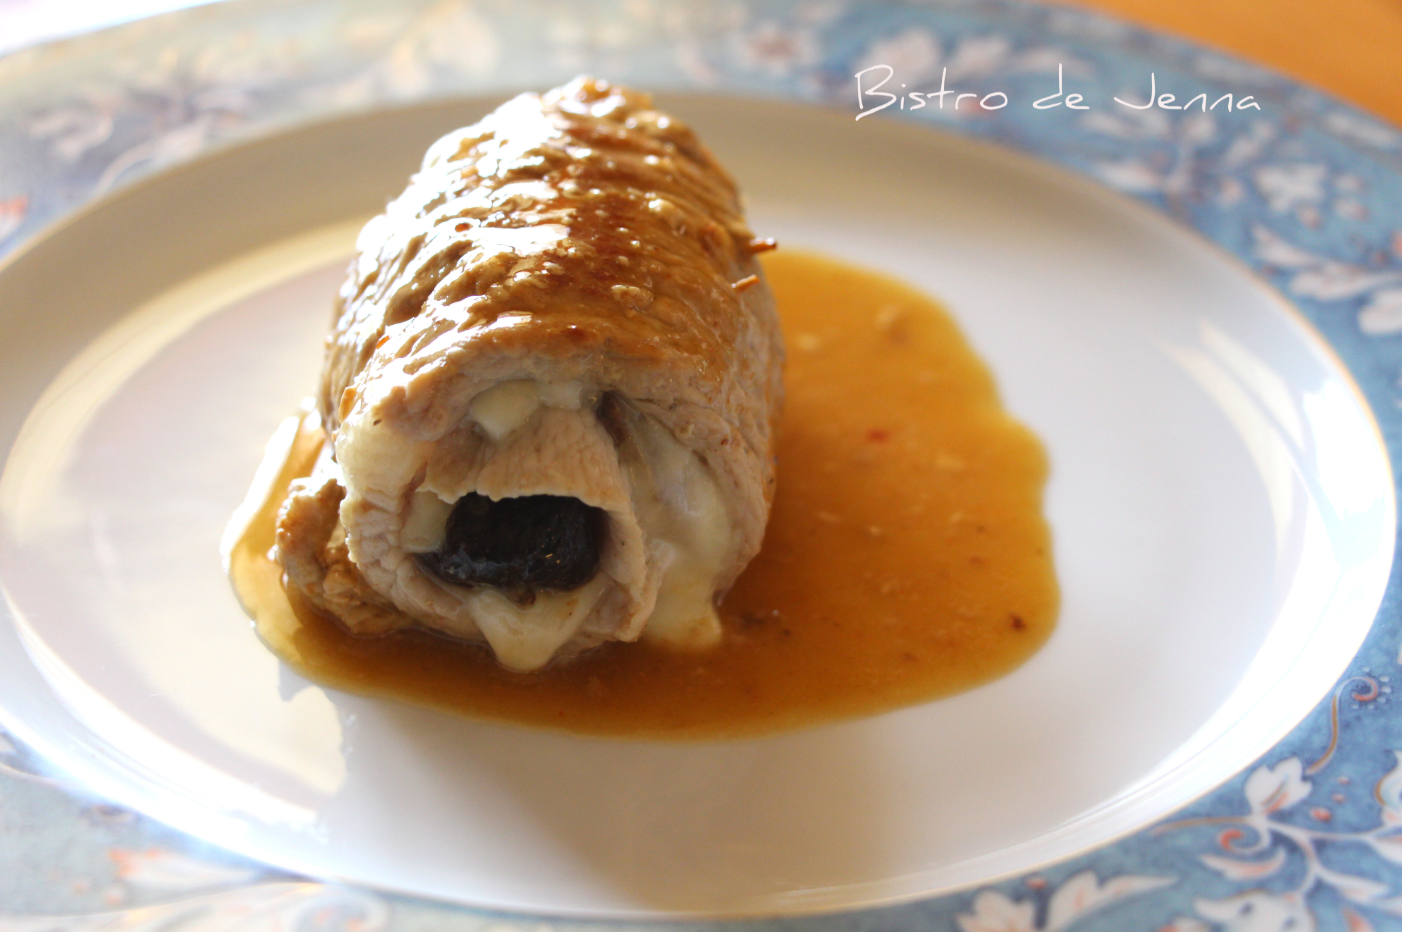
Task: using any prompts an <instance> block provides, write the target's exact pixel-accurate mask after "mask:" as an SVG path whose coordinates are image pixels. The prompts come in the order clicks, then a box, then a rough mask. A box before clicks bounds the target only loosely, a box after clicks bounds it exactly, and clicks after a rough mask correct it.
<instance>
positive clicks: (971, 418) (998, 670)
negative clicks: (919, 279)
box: [229, 251, 1059, 738]
mask: <svg viewBox="0 0 1402 932" xmlns="http://www.w3.org/2000/svg"><path fill="white" fill-rule="evenodd" d="M764 268H765V273H766V276H767V277H768V279H769V284H770V286H771V287H772V288H773V290H774V294H775V296H776V298H777V300H778V305H779V311H780V314H781V315H782V318H783V325H784V336H785V342H786V344H787V347H788V353H789V358H788V364H787V367H786V370H785V392H786V396H785V403H784V412H783V418H782V422H781V425H780V430H779V442H778V460H779V471H778V477H779V478H778V492H777V494H776V496H775V499H774V507H773V511H772V513H771V515H770V519H769V525H768V529H767V531H766V533H765V538H764V547H763V549H762V550H761V551H760V553H759V555H758V556H757V557H756V558H755V559H754V561H753V562H752V563H751V564H750V565H749V567H748V568H747V569H746V570H745V572H744V574H743V575H742V576H741V577H740V579H739V581H738V582H737V583H736V585H735V587H734V588H733V589H732V590H731V591H730V593H729V595H728V596H727V597H726V599H725V601H724V602H723V603H722V605H721V608H720V616H721V620H722V622H723V624H724V627H725V637H724V639H723V641H722V643H721V645H720V647H718V648H716V649H714V650H712V651H709V652H704V653H683V652H676V651H673V650H670V649H668V648H665V647H661V646H657V645H654V644H650V643H647V642H646V641H642V642H638V643H633V644H621V643H608V644H604V645H602V646H601V647H599V648H596V649H594V650H592V651H590V652H589V653H587V654H585V655H583V656H581V657H579V658H577V659H575V660H572V661H570V662H567V663H563V664H559V665H552V666H550V667H547V668H546V669H544V670H541V671H538V672H535V673H527V674H523V673H513V672H511V671H509V670H506V669H504V668H503V667H501V666H499V665H498V664H497V663H496V661H495V660H494V659H493V658H492V655H491V653H490V652H489V651H488V650H486V649H485V648H484V647H479V646H477V645H473V644H467V643H462V642H457V641H452V640H449V639H447V638H444V637H441V636H438V635H434V634H430V633H427V632H424V631H418V630H411V631H400V632H397V633H392V634H388V635H383V636H379V637H356V636H353V635H350V634H348V633H347V632H346V631H345V630H344V629H343V628H341V627H340V625H339V624H338V623H336V622H335V621H333V620H330V619H328V618H325V617H323V616H321V615H318V614H317V613H316V612H315V611H312V610H311V609H310V607H309V606H306V605H303V604H297V601H296V599H295V596H294V598H293V599H291V600H290V599H289V596H288V594H287V593H286V592H285V591H284V589H283V586H282V582H281V572H282V571H281V568H280V567H279V566H278V565H277V564H276V563H275V562H273V561H272V560H270V559H268V555H267V554H268V550H269V548H270V547H271V546H272V543H273V524H274V519H275V517H276V514H277V509H278V506H279V505H280V504H281V501H282V499H283V497H284V495H285V494H286V490H287V485H288V483H290V482H291V481H292V480H293V479H294V478H297V477H299V476H303V475H306V474H307V473H308V472H309V471H310V469H311V466H312V462H313V461H314V460H315V458H316V455H317V453H318V451H319V450H320V447H321V444H322V440H323V435H322V433H321V430H320V428H319V427H317V426H315V425H314V424H310V423H304V424H303V425H302V426H301V427H299V428H298V430H297V432H296V434H295V436H294V435H291V434H288V435H287V439H288V440H289V441H290V443H289V444H288V445H286V446H284V447H283V448H282V450H280V451H278V450H272V451H270V454H269V455H270V457H278V458H279V459H278V461H277V462H275V463H274V464H273V467H274V468H276V466H277V465H278V463H280V464H281V470H280V472H279V474H278V475H277V476H276V478H275V479H273V480H272V482H271V486H270V491H269V494H268V497H267V499H266V500H265V501H264V502H263V503H262V507H261V509H259V510H258V511H257V512H256V513H255V514H253V515H252V516H251V518H250V520H249V522H248V525H247V528H246V530H244V532H243V534H242V536H240V537H239V538H238V539H237V540H236V541H235V543H234V545H233V547H232V548H231V550H230V555H229V563H230V575H231V577H232V579H233V582H234V587H235V589H236V591H237V592H238V595H239V598H240V600H241V601H242V602H243V604H244V607H245V608H246V609H247V610H248V611H249V613H250V614H251V615H253V617H254V619H255V620H256V623H257V629H258V633H259V635H260V636H261V637H262V638H263V640H264V641H265V642H267V644H268V645H269V646H270V647H271V648H272V649H273V650H274V651H275V652H277V654H278V655H279V656H281V657H282V658H283V660H285V661H286V662H287V663H288V664H290V665H291V666H292V667H293V668H294V669H296V670H297V671H299V672H301V673H302V674H304V675H305V676H307V677H308V678H310V679H312V680H315V681H317V682H319V683H323V684H325V685H328V686H333V687H336V688H340V689H345V690H347V691H350V692H356V693H366V694H370V695H375V696H381V697H387V698H394V699H399V700H402V701H405V702H410V703H414V704H417V705H425V706H430V707H433V708H437V709H441V710H444V711H448V712H454V713H458V714H462V715H467V716H470V717H473V718H480V719H490V720H496V721H504V722H512V723H518V724H525V725H534V726H545V727H552V728H558V729H563V730H567V731H572V732H578V733H585V734H595V735H613V736H626V737H638V738H656V737H668V738H726V737H739V736H745V735H753V734H759V733H764V732H773V731H778V730H783V729H789V728H795V727H801V726H805V725H812V724H817V723H821V722H826V721H832V720H836V719H843V718H851V717H854V716H859V715H869V714H872V713H876V712H881V711H886V710H889V709H893V708H897V707H900V706H905V705H910V704H913V703H917V702H923V701H927V700H931V699H936V698H939V697H941V696H947V695H950V694H952V693H957V692H961V691H963V690H966V689H970V688H972V687H974V686H977V685H979V684H981V683H985V682H988V681H989V680H992V679H996V678H997V677H999V676H1002V675H1004V674H1006V673H1008V672H1010V671H1012V670H1013V669H1015V668H1016V667H1017V666H1019V665H1020V664H1021V663H1022V662H1023V661H1025V660H1027V659H1028V658H1029V657H1030V656H1031V655H1032V654H1033V653H1035V652H1036V650H1037V649H1038V648H1039V647H1041V646H1042V644H1043V643H1045V642H1046V640H1047V638H1048V637H1049V636H1050V635H1051V632H1052V628H1053V627H1054V625H1055V622H1056V615H1057V607H1058V598H1059V595H1058V588H1057V583H1056V575H1055V572H1054V567H1053V563H1052V550H1051V535H1050V532H1049V529H1048V527H1047V524H1046V521H1045V520H1044V519H1043V517H1042V507H1041V506H1042V487H1043V485H1044V483H1045V480H1046V474H1047V464H1046V456H1045V454H1044V453H1043V450H1042V447H1041V444H1040V443H1039V442H1038V440H1037V438H1036V437H1035V436H1033V434H1032V433H1031V432H1030V431H1029V430H1027V428H1025V427H1023V426H1022V425H1021V424H1020V423H1018V422H1017V421H1016V420H1014V419H1013V417H1012V416H1011V415H1009V414H1008V412H1007V411H1005V410H1004V409H1003V408H1002V406H1001V404H1000V402H999V400H998V395H997V390H996V386H995V385H994V382H993V378H992V376H991V374H990V373H989V372H988V369H987V368H986V367H985V366H984V364H983V363H982V361H981V360H979V358H978V357H977V356H976V355H975V354H974V352H973V350H972V349H971V348H970V347H969V345H968V344H967V343H966V342H965V340H964V338H963V335H962V334H961V333H960V332H959V329H958V327H957V326H956V325H955V324H954V322H953V320H952V319H951V318H950V317H949V316H948V314H947V313H945V311H944V310H942V309H941V308H940V306H939V305H938V304H937V303H936V302H934V301H932V300H931V299H930V298H928V297H926V296H925V295H923V294H921V293H919V292H918V291H915V290H913V289H911V288H910V287H908V286H906V285H903V284H901V283H900V282H898V281H895V280H893V279H891V278H888V277H886V276H884V275H880V274H877V273H874V272H870V271H866V270H863V269H860V268H856V267H854V266H850V265H846V264H843V263H839V262H836V261H833V260H830V259H826V258H823V257H820V256H817V255H813V254H808V253H803V252H795V251H783V252H778V253H775V254H773V255H770V256H767V257H766V258H765V261H764ZM313 420H314V419H313Z"/></svg>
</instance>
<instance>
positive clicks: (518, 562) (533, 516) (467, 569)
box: [419, 492, 604, 597]
mask: <svg viewBox="0 0 1402 932" xmlns="http://www.w3.org/2000/svg"><path fill="white" fill-rule="evenodd" d="M603 533H604V513H603V511H601V510H600V509H598V508H594V507H591V506H589V505H586V504H584V502H582V501H580V500H579V499H577V498H569V497H567V496H563V495H525V496H521V497H520V498H503V499H502V500H500V501H493V500H492V499H490V498H487V497H486V496H485V495H479V494H477V493H476V492H473V493H471V494H469V495H467V496H466V497H464V498H462V499H460V500H459V501H458V503H457V504H455V505H454V506H453V510H452V512H451V513H450V514H449V515H448V529H447V533H446V534H445V535H444V538H443V544H442V546H440V547H439V548H438V549H437V550H435V551H433V552H432V553H425V554H420V556H419V559H420V560H421V561H422V563H423V565H424V566H425V567H426V568H427V569H428V570H429V571H430V572H431V573H433V574H435V575H436V576H438V577H439V578H441V579H443V580H446V581H447V582H452V583H457V584H458V585H460V586H495V587H496V588H498V589H502V590H506V591H508V592H511V593H512V594H514V595H517V596H526V597H529V596H531V595H533V594H534V592H535V591H536V590H537V589H561V590H565V589H573V588H575V587H576V586H582V585H583V584H584V583H586V582H588V581H589V580H590V579H592V578H593V576H594V574H595V573H596V572H597V571H598V569H599V548H600V545H601V543H602V540H603Z"/></svg>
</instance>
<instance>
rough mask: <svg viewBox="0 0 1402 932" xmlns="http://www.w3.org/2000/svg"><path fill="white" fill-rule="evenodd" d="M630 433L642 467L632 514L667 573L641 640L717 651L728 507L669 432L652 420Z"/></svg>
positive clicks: (638, 422)
mask: <svg viewBox="0 0 1402 932" xmlns="http://www.w3.org/2000/svg"><path fill="white" fill-rule="evenodd" d="M632 427H633V437H634V440H635V441H636V443H637V444H638V448H639V450H640V452H641V453H642V456H643V460H644V463H643V464H637V465H635V466H634V468H633V469H632V470H630V473H631V474H630V479H631V480H632V482H633V484H634V491H633V507H634V508H635V510H636V512H637V515H638V523H639V524H641V525H642V528H643V531H644V533H645V534H646V535H647V539H648V543H649V547H650V548H651V550H652V553H653V555H654V559H657V560H659V561H660V562H661V563H662V565H663V566H664V567H665V569H664V570H663V576H662V584H661V586H660V587H659V588H658V591H657V604H656V605H655V606H654V608H653V610H652V615H651V617H650V618H649V619H648V622H647V625H646V626H645V627H644V628H643V633H642V636H643V638H645V639H647V640H650V641H655V642H657V643H661V644H666V645H668V646H670V647H676V648H680V649H688V650H701V649H705V648H708V647H714V646H715V645H717V644H719V643H720V640H721V623H720V618H719V616H717V614H716V607H715V601H714V600H715V594H716V578H717V577H718V576H719V575H720V573H721V570H722V568H723V567H724V566H725V564H726V562H727V559H726V558H727V557H728V556H729V552H730V547H731V535H730V518H729V515H728V514H727V513H726V510H725V503H724V502H723V501H722V500H721V497H720V490H719V489H717V488H716V483H715V479H714V478H712V476H711V471H710V470H709V469H708V468H706V465H705V464H704V463H702V462H701V460H700V458H698V457H697V456H696V454H695V453H693V452H692V451H690V450H688V449H687V448H686V447H684V446H682V445H681V444H680V443H679V442H677V440H676V439H675V438H674V437H673V436H672V435H671V434H670V433H668V432H667V431H666V429H664V428H663V427H662V426H661V425H659V424H658V423H657V422H656V421H654V420H653V419H652V418H649V417H638V418H635V419H633V424H632ZM640 467H645V468H640Z"/></svg>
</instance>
